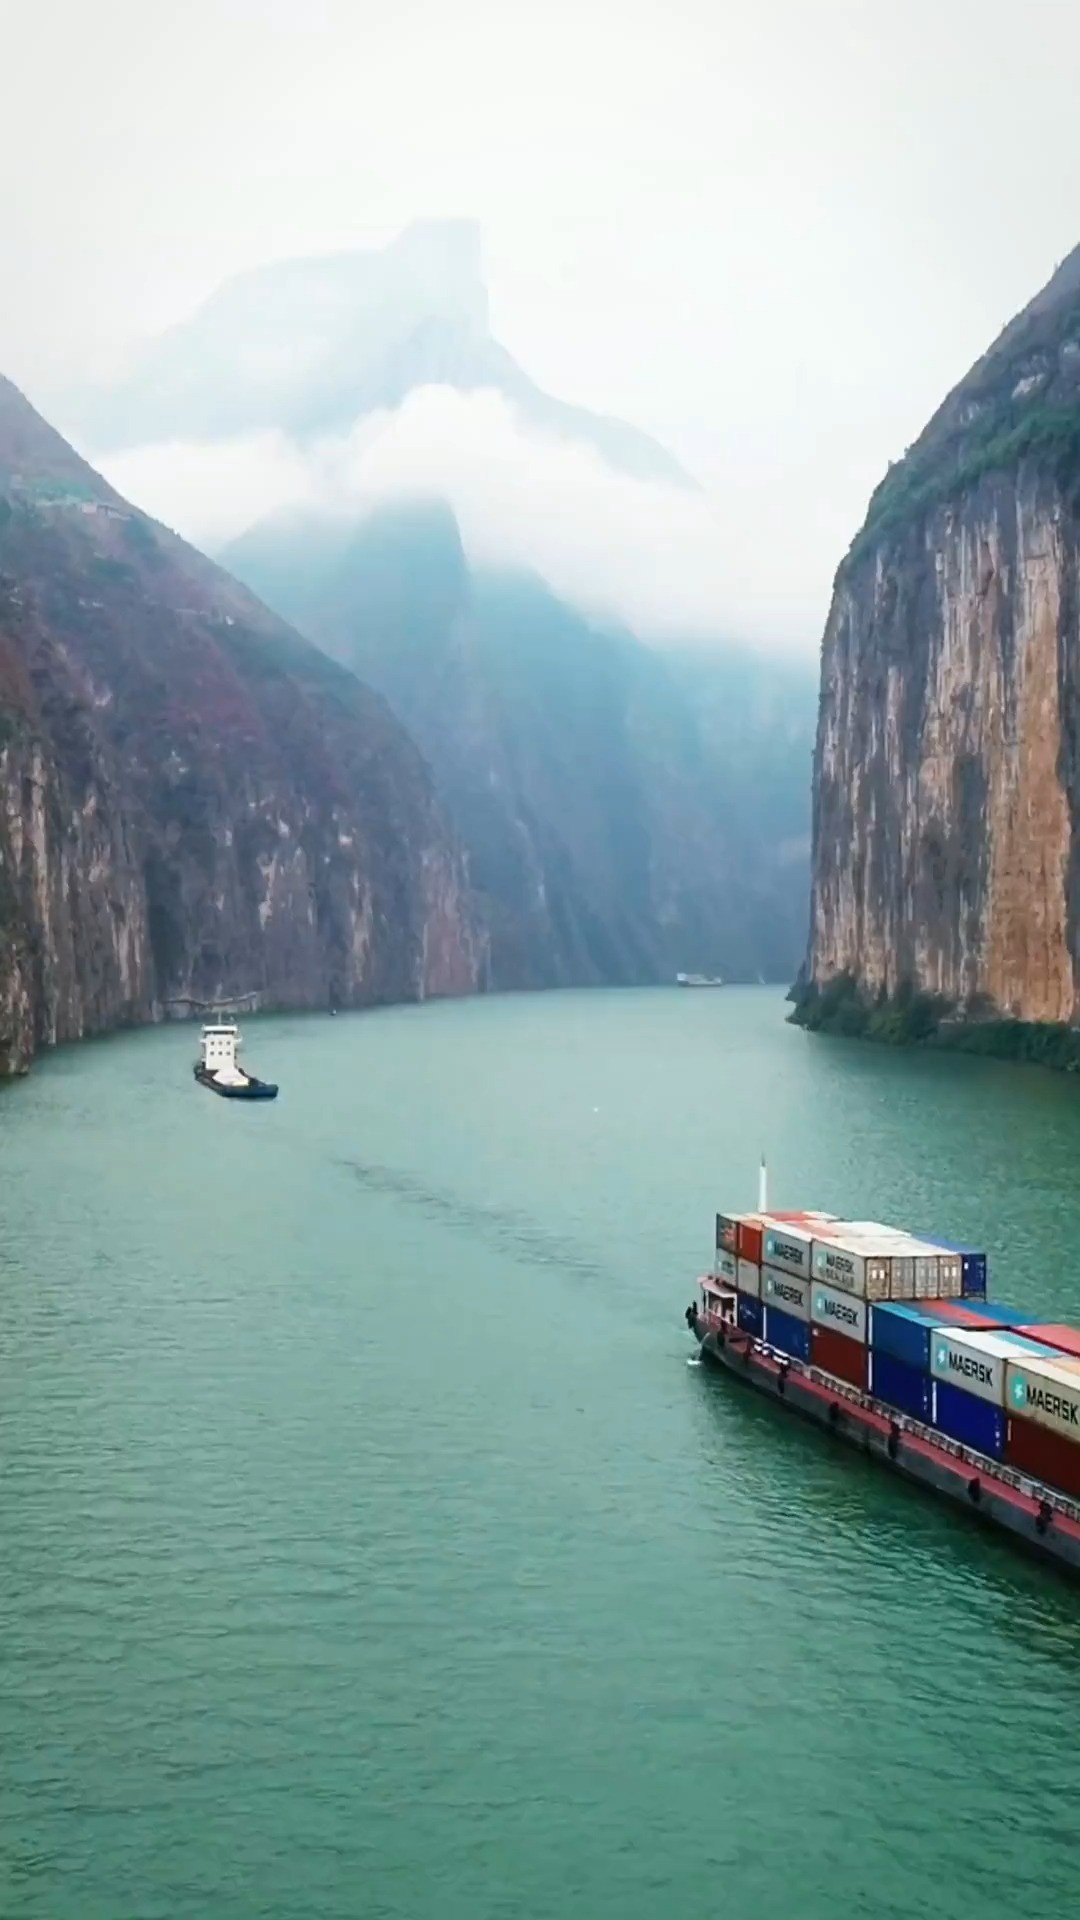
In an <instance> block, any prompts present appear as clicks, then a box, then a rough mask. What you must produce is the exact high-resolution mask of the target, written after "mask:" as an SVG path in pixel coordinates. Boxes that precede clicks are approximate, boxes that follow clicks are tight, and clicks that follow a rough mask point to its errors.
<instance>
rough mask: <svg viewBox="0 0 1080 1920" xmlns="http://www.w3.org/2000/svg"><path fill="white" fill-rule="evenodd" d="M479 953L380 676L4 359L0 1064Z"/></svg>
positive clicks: (368, 993) (467, 982) (421, 972)
mask: <svg viewBox="0 0 1080 1920" xmlns="http://www.w3.org/2000/svg"><path fill="white" fill-rule="evenodd" d="M485 966H486V954H485V941H484V938H483V935H482V933H481V931H480V930H479V929H478V927H477V925H476V923H475V920H474V917H473V911H472V906H471V903H470V889H469V883H468V875H467V871H466V868H465V864H464V861H463V859H462V857H461V855H460V853H459V852H458V850H457V847H456V845H455V843H454V841H453V840H452V838H451V836H450V835H449V833H448V831H447V829H446V827H445V825H444V822H443V819H442V816H441V814H440V812H439V809H438V806H437V804H436V802H435V799H434V794H433V790H432V785H431V780H430V776H429V774H428V771H427V768H426V767H425V765H424V762H423V760H422V759H421V757H420V754H419V752H418V751H417V749H416V748H415V746H414V745H413V744H412V742H411V741H410V740H409V738H408V736H407V735H406V734H405V733H404V732H403V730H402V728H401V727H400V725H399V724H398V723H397V722H396V721H395V720H394V718H393V716H392V714H391V713H390V711H389V709H388V707H387V706H386V704H385V702H383V701H382V700H381V699H380V698H379V697H378V696H377V695H375V694H373V693H372V692H371V691H370V690H369V689H368V688H366V687H365V686H363V685H362V684H361V683H360V682H359V681H358V680H356V679H355V677H354V676H353V675H352V674H350V673H348V672H347V671H346V670H345V669H344V668H342V667H341V666H339V665H337V664H336V663H334V662H332V661H330V660H328V659H327V658H326V657H325V656H323V655H322V654H320V653H319V652H318V651H317V650H316V649H315V648H314V647H312V646H310V645H309V644H308V643H307V642H305V641H303V640H301V638H300V637H299V635H297V634H295V633H293V632H292V631H291V630H290V629H289V628H288V627H287V626H285V625H284V623H283V622H281V621H280V620H278V619H277V618H276V617H275V616H274V615H272V614H270V613H269V612H268V611H267V609H266V608H264V607H262V606H260V604H259V603H258V601H256V600H254V599H253V598H252V597H251V595H250V594H248V593H246V592H245V591H244V590H243V589H242V588H241V587H239V586H238V585H237V583H236V582H235V581H233V580H231V579H230V578H229V576H228V575H227V574H224V573H222V572H221V571H220V570H219V569H217V568H215V567H213V566H212V565H211V564H210V563H209V562H207V561H205V560H204V559H203V558H202V557H201V556H200V555H198V554H196V553H194V552H193V551H192V550H191V549H190V548H188V547H186V546H185V545H184V544H183V542H181V541H179V540H177V539H176V538H175V536H173V535H171V534H169V533H168V532H167V531H166V530H165V529H164V528H161V527H157V526H155V525H154V523H153V522H150V521H148V520H146V519H145V518H144V517H143V516H142V515H140V514H138V513H137V512H136V511H135V510H134V509H130V508H128V507H127V506H126V505H125V503H123V502H122V501H119V499H118V497H117V496H116V495H114V494H113V493H112V492H111V490H110V489H108V488H107V487H106V486H105V483H104V482H102V481H100V480H99V479H98V477H97V476H96V475H95V474H93V472H92V471H91V470H90V469H89V468H86V467H84V466H83V464H82V463H81V462H80V461H79V460H78V457H77V456H76V455H74V454H73V453H72V452H71V449H70V448H67V447H65V445H64V443H63V442H62V441H60V440H59V439H58V438H57V436H55V435H54V434H52V432H51V430H50V429H49V428H47V427H46V426H45V423H44V422H43V421H40V420H39V419H38V417H37V416H36V415H35V414H34V413H33V410H32V409H31V408H29V407H28V406H27V403H26V402H25V401H23V400H22V397H21V396H20V395H17V394H15V392H14V389H12V388H10V387H6V386H5V385H4V383H3V382H2V381H0V1073H11V1072H18V1071H21V1070H23V1069H24V1068H25V1067H26V1066H27V1064H28V1063H29V1061H30V1059H31V1058H32V1056H33V1054H34V1052H35V1051H36V1050H37V1049H38V1048H39V1047H42V1046H47V1045H51V1044H53V1043H55V1042H56V1041H60V1040H68V1039H76V1038H79V1037H80V1036H82V1035H83V1034H86V1033H91V1032H100V1031H104V1030H107V1029H109V1028H111V1027H115V1026H118V1025H124V1024H131V1023H133V1022H138V1021H145V1020H152V1019H157V1018H162V1017H166V1016H168V1015H170V1014H180V1013H184V1012H187V1011H190V1010H191V1009H192V1007H198V1006H199V1005H200V1004H206V1003H209V1002H213V1001H215V1000H228V999H230V998H231V997H233V996H236V995H240V994H245V995H246V994H256V995H258V997H259V1001H260V1004H261V1005H262V1006H264V1007H325V1006H327V1005H335V1006H339V1007H349V1006H363V1005H369V1004H372V1003H375V1002H383V1001H391V1000H415V999H423V998H425V997H427V996H428V995H432V994H444V993H464V992H469V991H473V990H475V989H476V988H477V986H479V985H481V984H482V983H483V980H484V974H485Z"/></svg>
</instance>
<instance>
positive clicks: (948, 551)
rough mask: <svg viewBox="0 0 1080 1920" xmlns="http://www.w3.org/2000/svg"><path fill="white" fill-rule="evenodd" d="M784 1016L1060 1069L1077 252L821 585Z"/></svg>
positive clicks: (1071, 748)
mask: <svg viewBox="0 0 1080 1920" xmlns="http://www.w3.org/2000/svg"><path fill="white" fill-rule="evenodd" d="M813 806H814V821H813V855H812V865H813V875H812V905H811V925H810V941H809V951H808V957H807V962H806V967H805V970H804V973H803V976H802V978H801V980H800V982H799V984H798V987H797V989H796V1017H797V1018H800V1019H801V1020H803V1021H804V1023H806V1024H808V1025H811V1026H825V1027H830V1028H833V1029H840V1030H843V1031H848V1032H869V1033H871V1034H879V1035H881V1036H882V1037H887V1038H905V1037H917V1038H929V1037H933V1036H936V1037H938V1038H940V1039H949V1040H951V1041H952V1042H953V1043H958V1044H961V1045H965V1046H968V1047H973V1048H979V1049H986V1050H988V1051H1008V1052H1011V1053H1016V1054H1026V1055H1029V1056H1033V1057H1038V1058H1045V1059H1049V1060H1052V1061H1054V1062H1056V1063H1058V1064H1062V1065H1074V1064H1076V1063H1077V1062H1078V1061H1080V1044H1078V1036H1077V1034H1076V1033H1075V1031H1074V1030H1075V1028H1076V1024H1077V1021H1078V1018H1080V999H1078V973H1077V965H1078V948H1080V249H1078V250H1077V252H1076V253H1074V254H1073V255H1071V256H1070V257H1069V259H1068V260H1066V261H1065V263H1064V265H1063V266H1062V267H1061V268H1059V270H1058V272H1057V273H1056V274H1055V275H1054V278H1053V279H1052V280H1051V281H1050V283H1049V284H1048V286H1047V287H1046V288H1045V289H1044V290H1043V291H1042V293H1040V294H1039V295H1038V296H1037V298H1036V299H1035V300H1034V301H1032V303H1031V305H1030V306H1029V307H1027V308H1026V309H1025V310H1024V312H1023V313H1021V314H1020V315H1019V316H1018V318H1017V319H1016V320H1014V321H1013V322H1012V323H1011V325H1010V326H1008V327H1007V328H1006V329H1005V331H1004V333H1003V334H1002V335H1001V337H1000V338H999V339H998V340H997V341H996V343H995V344H994V346H993V347H992V348H991V349H990V351H989V352H988V353H987V354H986V355H985V356H984V358H983V359H982V360H980V361H979V362H978V364H977V365H976V366H975V367H974V368H973V369H972V371H971V372H970V373H969V374H968V376H967V377H966V379H965V380H963V381H962V382H961V384H960V385H959V386H958V387H957V388H956V390H955V391H954V392H953V393H952V394H950V395H949V397H948V399H947V400H946V401H945V403H944V405H943V406H942V407H941V408H940V409H939V411H938V413H937V414H935V416H934V418H933V419H932V420H931V421H930V423H929V425H928V426H927V428H926V430H925V432H924V433H923V434H922V435H921V436H920V438H919V440H918V441H917V442H916V443H915V445H914V446H913V447H912V448H911V449H910V450H909V452H908V454H907V455H906V457H905V459H904V460H903V461H902V462H900V463H899V465H897V466H895V467H893V468H891V469H890V471H889V473H888V475H887V476H886V478H885V480H884V481H883V482H882V484H881V486H880V487H879V488H878V490H877V492H876V493H875V495H874V496H873V499H872V500H871V503H870V508H869V511H868V514H867V518H866V522H865V525H864V526H863V528H862V530H861V532H860V533H859V534H858V536H857V538H856V540H855V541H854V543H853V545H852V548H851V550H850V552H849V554H848V556H847V558H846V559H845V560H844V562H843V564H842V565H841V567H840V569H839V572H838V574H837V578H836V585H835V592H834V596H833V603H832V608H831V611H830V614H829V619H828V624H827V627H826V631H825V638H824V645H823V652H822V666H821V697H820V710H819V723H818V735H817V745H816V753H815V763H814V803H813Z"/></svg>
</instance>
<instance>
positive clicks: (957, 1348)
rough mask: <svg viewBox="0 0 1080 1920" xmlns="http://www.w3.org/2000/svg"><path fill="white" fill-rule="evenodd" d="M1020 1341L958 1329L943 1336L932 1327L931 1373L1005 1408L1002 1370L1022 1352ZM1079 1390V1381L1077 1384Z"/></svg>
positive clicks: (940, 1329) (989, 1333) (939, 1330)
mask: <svg viewBox="0 0 1080 1920" xmlns="http://www.w3.org/2000/svg"><path fill="white" fill-rule="evenodd" d="M1025 1345H1026V1343H1025V1342H1024V1341H1023V1339H1022V1338H1021V1339H1013V1338H1011V1337H1010V1335H1009V1334H1007V1333H997V1332H993V1333H991V1332H987V1333H983V1332H981V1331H979V1330H978V1329H975V1328H968V1327H957V1328H955V1329H954V1330H952V1331H950V1332H948V1333H946V1332H945V1330H944V1328H943V1327H935V1328H934V1331H933V1334H932V1335H931V1338H930V1371H931V1373H932V1374H933V1376H934V1379H935V1380H947V1381H948V1383H949V1385H950V1386H952V1387H960V1388H961V1389H962V1390H963V1392H964V1393H973V1394H974V1395H975V1397H976V1399H978V1400H988V1401H989V1402H990V1405H991V1406H992V1407H1003V1406H1004V1405H1005V1370H1006V1367H1007V1365H1008V1363H1009V1361H1010V1360H1011V1359H1015V1358H1016V1357H1017V1356H1018V1355H1020V1354H1022V1353H1023V1352H1024V1350H1025ZM1077 1386H1078V1388H1080V1380H1078V1381H1077Z"/></svg>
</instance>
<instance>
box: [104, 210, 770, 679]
mask: <svg viewBox="0 0 1080 1920" xmlns="http://www.w3.org/2000/svg"><path fill="white" fill-rule="evenodd" d="M71 411H72V413H73V414H74V415H75V416H76V418H77V420H78V425H79V431H80V433H81V436H82V438H83V440H84V442H88V443H89V444H91V445H92V446H93V448H94V451H95V457H96V458H98V459H99V461H100V463H101V465H102V467H103V468H104V470H105V471H106V472H107V473H108V474H109V476H110V478H111V479H112V480H113V481H114V483H115V484H116V485H117V486H119V487H121V488H123V489H124V490H126V492H127V493H128V494H130V495H131V496H132V497H133V498H135V499H137V500H139V501H140V502H142V503H143V504H144V505H145V506H146V507H147V508H148V509H149V510H150V511H152V512H154V513H155V514H157V515H158V517H159V518H161V519H163V520H164V521H166V522H167V523H168V524H170V525H172V526H175V527H176V528H177V529H178V530H179V531H182V532H183V533H184V534H185V535H186V536H187V537H189V538H191V539H193V540H195V541H197V542H199V543H200V544H201V545H204V546H208V547H210V548H212V549H220V548H222V547H223V546H225V545H226V544H227V543H228V542H229V541H230V540H231V539H233V538H235V537H236V536H237V535H238V534H240V533H241V532H243V531H244V530H245V529H246V528H247V527H249V526H250V525H252V524H253V523H255V522H257V521H259V520H261V519H263V518H265V517H266V516H268V515H277V514H280V513H282V512H286V511H290V510H291V511H297V510H304V511H307V512H312V511H315V512H318V513H321V514H325V515H329V516H347V517H350V518H355V517H358V516H363V514H365V513H367V512H370V511H372V510H373V509H375V508H376V507H378V506H380V505H382V504H384V503H387V502H393V501H394V500H400V499H408V498H410V497H421V498H428V497H431V496H438V497H440V498H442V499H444V500H446V501H447V503H448V504H449V505H450V507H451V508H452V509H453V512H454V514H455V517H456V519H457V522H458V525H459V527H460V529H461V534H462V539H463V542H464V546H465V550H466V552H467V554H468V556H469V558H470V560H471V561H473V562H475V563H477V564H479V565H481V566H500V567H511V568H513V567H524V568H528V569H530V570H533V571H535V572H537V573H539V574H540V575H541V576H542V577H543V578H544V579H545V580H546V581H547V582H548V584H549V585H550V586H551V588H552V589H553V590H554V591H555V592H556V593H557V594H559V595H561V596H565V597H567V598H569V599H570V600H572V601H573V602H574V603H575V604H576V605H578V606H579V607H581V608H582V609H584V610H586V611H588V612H593V613H596V614H599V615H603V616H609V617H614V618H616V619H618V620H620V621H623V622H625V623H626V624H628V625H629V626H631V627H632V628H633V629H634V630H635V631H636V632H638V633H639V634H640V635H641V636H642V637H645V638H649V639H652V640H663V639H671V638H677V639H678V640H679V641H680V642H686V641H695V640H699V641H700V640H706V641H708V640H715V639H716V638H718V637H721V636H726V635H728V634H734V635H736V636H737V637H739V638H740V639H743V638H749V639H751V640H754V641H756V642H758V643H762V644H773V645H775V644H776V641H777V636H776V635H774V634H770V633H762V632H760V631H755V630H753V629H754V615H753V612H752V610H751V605H750V602H749V600H748V599H746V598H744V599H743V600H742V601H741V600H740V583H739V560H738V556H737V554H736V553H735V552H734V551H733V550H732V547H731V543H730V542H728V541H725V538H724V529H723V526H722V525H721V524H720V523H719V520H718V518H717V515H716V513H715V510H714V508H713V506H712V505H711V503H710V501H709V499H708V497H707V496H706V494H705V493H704V492H703V491H702V490H701V489H700V488H699V487H698V486H697V485H696V484H695V482H694V481H693V479H692V478H691V476H689V475H688V474H687V473H686V472H685V471H684V470H683V469H682V467H680V465H679V463H678V462H677V461H676V460H675V459H674V458H673V457H672V456H671V455H670V454H669V453H667V452H666V450H665V449H664V448H662V447H661V446H659V445H658V444H657V443H656V442H655V441H653V440H651V439H650V438H649V436H648V435H646V434H644V433H641V432H639V431H638V430H637V429H635V428H634V427H632V426H629V425H627V424H626V423H624V422H622V421H618V420H613V419H610V418H607V417H604V416H602V415H598V414H596V413H593V412H591V411H589V410H588V409H585V408H582V407H575V406H569V405H567V404H565V403H563V402H562V401H560V400H558V399H555V398H553V397H552V396H551V395H549V394H547V393H545V392H543V390H542V389H541V388H540V387H539V386H538V385H537V384H536V383H535V382H534V381H533V380H532V379H531V378H530V377H529V375H528V374H527V373H526V372H525V371H524V370H523V369H522V368H521V367H519V366H518V365H517V363H516V362H515V361H514V360H513V359H512V357H511V356H510V355H509V354H508V353H507V352H505V350H504V349H503V348H502V347H501V346H500V345H499V343H498V342H497V341H496V340H495V339H494V338H493V337H492V335H491V332H490V329H489V325H488V302H487V293H486V288H485V285H484V280H483V275H482V269H481V257H480V242H479V235H478V233H477V230H476V228H475V226H474V225H473V224H472V223H470V222H467V221H443V222H432V221H429V222H419V223H417V224H415V225H414V226H412V227H410V228H409V229H407V230H406V231H405V232H404V233H403V234H401V235H400V236H399V237H398V238H397V239H396V240H395V241H393V242H392V243H391V244H390V245H389V246H388V247H386V248H385V249H382V250H378V251H369V252H363V251H361V252H356V253H353V254H348V255H341V256H337V257H331V258H328V259H314V260H310V261H294V262H289V263H287V264H285V265H283V266H276V267H268V268H265V269H260V270H258V271H255V272H253V273H248V274H244V275H241V276H239V277H238V278H237V279H236V280H234V281H231V282H229V283H228V284H227V285H225V286H224V287H222V288H221V289H220V290H219V291H218V292H217V293H216V294H215V295H214V296H212V298H211V299H210V300H208V301H207V302H206V303H205V305H204V306H203V307H201V308H200V309H199V311H198V312H197V313H196V314H195V315H194V316H193V317H192V319H191V320H190V321H189V322H188V323H186V324H185V325H183V326H178V327H175V328H173V329H171V330H170V331H169V332H168V333H166V334H165V335H163V336H162V337H161V338H160V339H159V340H157V341H155V342H152V343H151V344H150V346H149V347H148V348H147V349H146V350H145V351H144V352H143V353H142V355H141V356H140V357H139V358H138V360H137V361H136V363H135V364H134V365H133V367H132V368H131V370H130V372H129V373H128V374H127V375H126V376H125V377H124V378H122V379H121V380H120V381H118V382H117V383H116V384H115V385H113V386H112V387H105V388H97V389H93V390H90V391H88V392H85V393H83V394H81V395H79V396H76V397H75V398H74V400H73V401H72V403H71ZM793 637H794V638H797V637H798V636H795V635H793V634H792V633H791V632H788V633H785V634H781V635H780V636H779V639H780V641H781V643H783V642H785V641H786V642H788V643H789V644H790V642H791V640H792V638H793Z"/></svg>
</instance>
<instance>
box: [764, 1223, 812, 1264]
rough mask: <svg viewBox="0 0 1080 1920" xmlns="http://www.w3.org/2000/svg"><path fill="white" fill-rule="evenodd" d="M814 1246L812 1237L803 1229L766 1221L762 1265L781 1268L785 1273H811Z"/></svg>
mask: <svg viewBox="0 0 1080 1920" xmlns="http://www.w3.org/2000/svg"><path fill="white" fill-rule="evenodd" d="M813 1244H814V1242H813V1239H812V1237H811V1235H810V1234H809V1233H807V1232H805V1230H804V1229H803V1228H801V1227H789V1226H786V1225H785V1224H784V1223H783V1222H782V1221H781V1222H778V1223H777V1222H773V1221H769V1220H766V1222H765V1238H764V1240H763V1242H762V1254H761V1264H762V1266H763V1267H780V1268H782V1269H783V1271H784V1272H785V1273H809V1271H810V1252H811V1248H812V1247H813Z"/></svg>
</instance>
